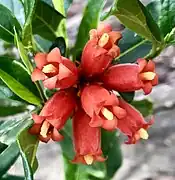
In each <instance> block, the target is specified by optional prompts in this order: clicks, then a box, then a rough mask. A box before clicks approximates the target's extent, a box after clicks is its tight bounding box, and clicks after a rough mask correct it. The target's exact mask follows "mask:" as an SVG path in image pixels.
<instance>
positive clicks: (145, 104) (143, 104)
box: [131, 99, 153, 117]
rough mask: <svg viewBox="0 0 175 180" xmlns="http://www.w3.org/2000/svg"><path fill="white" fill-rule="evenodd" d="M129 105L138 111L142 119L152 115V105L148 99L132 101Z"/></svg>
mask: <svg viewBox="0 0 175 180" xmlns="http://www.w3.org/2000/svg"><path fill="white" fill-rule="evenodd" d="M131 104H132V105H133V106H134V107H135V108H136V109H138V110H139V111H140V112H141V113H142V115H143V116H144V117H146V116H149V115H152V114H153V103H152V102H151V101H149V100H148V99H144V100H141V101H133V102H132V103H131Z"/></svg>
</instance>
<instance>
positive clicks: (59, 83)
mask: <svg viewBox="0 0 175 180" xmlns="http://www.w3.org/2000/svg"><path fill="white" fill-rule="evenodd" d="M34 60H35V63H36V68H35V69H34V71H33V73H32V76H31V78H32V81H37V80H42V81H43V84H44V86H45V87H46V88H48V89H53V88H61V89H65V88H68V87H71V86H73V85H74V84H75V83H76V81H77V78H78V70H77V68H76V66H75V65H74V63H73V62H71V61H70V60H69V59H67V58H65V57H62V56H61V54H60V50H59V49H58V48H55V49H53V50H52V51H51V52H50V53H49V54H45V53H38V54H36V56H35V58H34Z"/></svg>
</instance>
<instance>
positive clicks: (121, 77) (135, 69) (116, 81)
mask: <svg viewBox="0 0 175 180" xmlns="http://www.w3.org/2000/svg"><path fill="white" fill-rule="evenodd" d="M102 80H103V82H104V84H105V86H106V87H108V88H111V89H113V90H116V91H120V92H130V91H135V90H139V89H141V88H142V87H143V84H142V81H141V80H140V79H139V66H138V65H136V64H119V65H114V66H111V67H110V68H109V69H108V70H107V71H106V73H105V74H104V76H103V78H102Z"/></svg>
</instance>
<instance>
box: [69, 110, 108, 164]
mask: <svg viewBox="0 0 175 180" xmlns="http://www.w3.org/2000/svg"><path fill="white" fill-rule="evenodd" d="M89 122H90V117H89V116H88V115H87V114H86V113H85V112H84V111H83V109H81V107H79V108H78V111H77V112H76V114H75V116H74V118H73V143H74V149H75V153H76V155H75V157H74V159H73V161H72V162H73V163H83V164H88V165H90V164H92V163H93V162H94V161H100V162H103V161H105V158H103V157H102V150H101V132H100V128H93V127H90V126H89Z"/></svg>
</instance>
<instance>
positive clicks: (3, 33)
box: [0, 4, 21, 43]
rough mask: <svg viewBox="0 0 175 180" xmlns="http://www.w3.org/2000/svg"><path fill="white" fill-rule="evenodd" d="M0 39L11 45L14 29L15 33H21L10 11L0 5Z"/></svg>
mask: <svg viewBox="0 0 175 180" xmlns="http://www.w3.org/2000/svg"><path fill="white" fill-rule="evenodd" d="M0 17H1V18H0V38H1V39H3V40H5V41H7V42H10V43H13V41H14V30H13V28H14V27H15V28H16V29H17V32H20V31H21V26H20V24H19V22H18V21H17V19H16V18H15V16H14V15H13V14H12V13H11V11H10V10H9V9H8V8H6V7H5V6H3V5H2V4H0Z"/></svg>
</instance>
